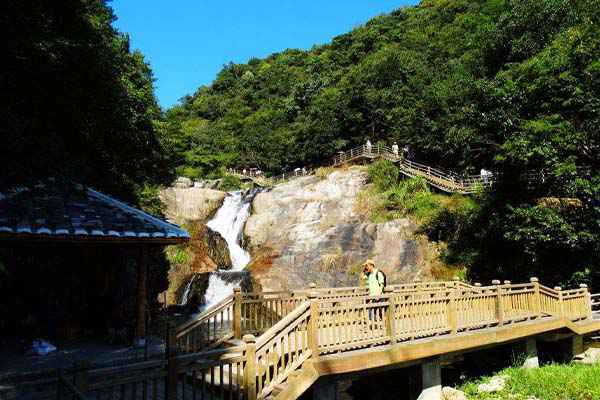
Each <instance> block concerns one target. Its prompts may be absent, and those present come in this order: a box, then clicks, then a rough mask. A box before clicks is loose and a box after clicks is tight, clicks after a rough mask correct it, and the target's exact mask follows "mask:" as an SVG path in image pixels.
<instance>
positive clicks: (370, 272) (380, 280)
mask: <svg viewBox="0 0 600 400" xmlns="http://www.w3.org/2000/svg"><path fill="white" fill-rule="evenodd" d="M363 274H364V279H366V282H367V287H368V288H369V296H380V295H382V294H383V288H384V286H385V278H384V276H383V273H382V272H381V271H379V269H377V268H376V267H375V262H374V261H373V260H367V261H365V263H364V264H363Z"/></svg>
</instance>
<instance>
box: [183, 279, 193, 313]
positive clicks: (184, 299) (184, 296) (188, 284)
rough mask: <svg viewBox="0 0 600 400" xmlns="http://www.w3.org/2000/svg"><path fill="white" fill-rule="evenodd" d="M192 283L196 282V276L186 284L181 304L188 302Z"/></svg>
mask: <svg viewBox="0 0 600 400" xmlns="http://www.w3.org/2000/svg"><path fill="white" fill-rule="evenodd" d="M192 283H194V276H192V279H190V281H189V282H188V283H187V285H185V289H184V290H183V295H182V296H181V301H180V302H179V305H180V306H185V305H186V304H187V302H188V297H189V295H190V290H191V289H192Z"/></svg>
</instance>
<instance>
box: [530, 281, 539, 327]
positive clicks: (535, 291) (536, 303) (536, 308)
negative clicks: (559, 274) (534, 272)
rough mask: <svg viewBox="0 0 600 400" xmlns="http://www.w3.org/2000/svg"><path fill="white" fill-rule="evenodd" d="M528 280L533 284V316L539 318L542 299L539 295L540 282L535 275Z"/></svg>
mask: <svg viewBox="0 0 600 400" xmlns="http://www.w3.org/2000/svg"><path fill="white" fill-rule="evenodd" d="M529 281H530V282H531V284H532V285H533V312H534V313H535V318H541V317H542V299H541V295H540V283H539V281H538V278H536V277H533V278H531V279H529Z"/></svg>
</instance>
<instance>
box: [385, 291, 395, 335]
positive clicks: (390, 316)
mask: <svg viewBox="0 0 600 400" xmlns="http://www.w3.org/2000/svg"><path fill="white" fill-rule="evenodd" d="M388 303H389V304H388V308H387V311H386V324H387V325H386V333H387V336H388V337H389V338H390V344H395V343H396V324H395V321H396V318H395V314H396V303H397V296H395V295H394V291H391V293H390V297H389V298H388Z"/></svg>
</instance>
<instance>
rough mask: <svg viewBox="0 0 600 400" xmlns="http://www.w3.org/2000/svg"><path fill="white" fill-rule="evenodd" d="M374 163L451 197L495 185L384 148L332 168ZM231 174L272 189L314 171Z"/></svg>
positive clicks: (358, 152) (364, 150)
mask: <svg viewBox="0 0 600 400" xmlns="http://www.w3.org/2000/svg"><path fill="white" fill-rule="evenodd" d="M375 159H385V160H389V161H391V162H393V163H396V164H397V165H398V167H399V169H400V172H401V173H402V174H404V175H405V176H408V177H417V176H418V177H422V178H423V179H425V181H427V183H429V184H430V185H431V186H433V187H435V188H438V189H440V190H443V191H445V192H448V193H462V194H470V193H475V192H476V191H478V190H482V189H485V188H486V187H490V186H491V185H492V183H493V176H486V177H482V176H481V175H465V176H461V175H458V174H455V173H453V172H448V171H443V170H440V169H437V168H433V167H430V166H428V165H424V164H419V163H417V162H414V161H410V160H408V159H406V158H405V157H403V156H402V155H401V154H400V153H399V152H394V151H393V150H392V149H391V148H389V147H387V146H382V145H375V146H367V145H362V146H359V147H356V148H353V149H351V150H348V151H346V152H340V153H338V154H337V155H336V156H335V157H334V158H333V159H332V161H331V163H330V164H329V166H331V167H337V166H340V165H343V164H347V163H352V162H360V161H373V160H375ZM244 172H245V173H244ZM228 173H229V174H230V175H233V176H237V177H238V178H240V179H247V180H252V181H253V182H255V183H256V184H257V185H259V186H272V185H275V184H278V183H283V182H286V181H289V180H292V179H296V178H300V177H302V176H306V175H308V174H310V173H312V171H310V170H306V169H302V170H296V171H292V172H287V173H283V174H281V175H277V176H272V177H266V176H264V175H262V174H260V175H257V174H252V173H249V172H247V171H239V170H229V171H228Z"/></svg>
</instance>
